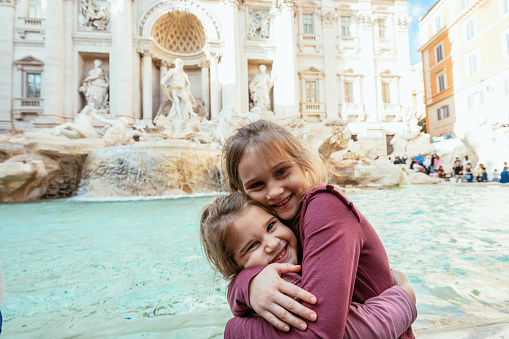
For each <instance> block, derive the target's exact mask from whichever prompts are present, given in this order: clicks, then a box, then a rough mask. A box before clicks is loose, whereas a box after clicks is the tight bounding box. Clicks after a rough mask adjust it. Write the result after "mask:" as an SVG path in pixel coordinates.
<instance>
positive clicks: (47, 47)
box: [34, 1, 67, 127]
mask: <svg viewBox="0 0 509 339" xmlns="http://www.w3.org/2000/svg"><path fill="white" fill-rule="evenodd" d="M64 14H65V13H64V2H63V1H48V2H47V9H46V18H48V19H47V20H46V21H45V23H46V28H45V42H44V73H43V75H42V86H41V87H42V97H43V99H44V113H43V114H42V116H41V117H39V118H37V119H35V120H34V124H35V125H36V126H37V127H53V126H56V125H59V124H61V123H62V122H63V118H64V96H65V95H66V93H67V91H66V88H65V87H66V83H65V80H66V79H65V65H66V62H65V40H64V39H65V36H64V32H65V25H64V17H65V16H64Z"/></svg>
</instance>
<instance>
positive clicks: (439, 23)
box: [435, 16, 442, 32]
mask: <svg viewBox="0 0 509 339" xmlns="http://www.w3.org/2000/svg"><path fill="white" fill-rule="evenodd" d="M435 28H436V30H437V32H439V31H440V30H441V29H442V18H441V17H440V16H437V18H436V19H435Z"/></svg>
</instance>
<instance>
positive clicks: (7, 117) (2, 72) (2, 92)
mask: <svg viewBox="0 0 509 339" xmlns="http://www.w3.org/2000/svg"><path fill="white" fill-rule="evenodd" d="M14 12H15V5H14V2H13V1H7V2H5V1H3V2H0V22H1V23H2V24H1V25H0V51H2V52H1V53H2V57H1V58H0V79H2V80H1V81H0V131H5V130H7V129H10V128H12V120H11V119H12V115H11V112H12V98H11V97H12V93H13V92H12V85H13V79H12V67H13V62H14V59H13V48H14V44H13V41H12V40H13V37H14V31H13V30H14Z"/></svg>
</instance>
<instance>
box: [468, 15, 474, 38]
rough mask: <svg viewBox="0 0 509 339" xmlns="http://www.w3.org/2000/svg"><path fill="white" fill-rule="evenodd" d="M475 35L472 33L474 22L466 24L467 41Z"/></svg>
mask: <svg viewBox="0 0 509 339" xmlns="http://www.w3.org/2000/svg"><path fill="white" fill-rule="evenodd" d="M474 35H475V31H474V20H473V19H472V20H470V21H469V22H467V40H471V39H472V38H473V37H474Z"/></svg>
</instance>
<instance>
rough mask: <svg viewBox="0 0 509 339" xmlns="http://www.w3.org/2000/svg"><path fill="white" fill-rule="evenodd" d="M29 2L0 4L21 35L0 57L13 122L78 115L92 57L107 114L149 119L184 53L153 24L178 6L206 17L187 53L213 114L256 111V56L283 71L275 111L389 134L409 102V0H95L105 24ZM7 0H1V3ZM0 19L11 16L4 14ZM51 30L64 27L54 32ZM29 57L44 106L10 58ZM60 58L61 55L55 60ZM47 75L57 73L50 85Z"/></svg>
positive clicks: (68, 8) (76, 5) (45, 122)
mask: <svg viewBox="0 0 509 339" xmlns="http://www.w3.org/2000/svg"><path fill="white" fill-rule="evenodd" d="M28 1H29V0H20V1H17V2H16V3H15V5H14V2H12V3H11V6H10V8H11V9H12V13H10V14H9V12H8V11H7V12H6V11H2V15H4V16H5V15H6V20H7V19H9V18H10V19H11V20H14V21H15V23H14V27H15V29H14V31H15V33H14V40H13V41H9V40H8V39H7V40H5V41H4V40H2V44H4V45H5V47H6V48H8V47H9V46H10V48H11V49H12V50H13V53H12V55H13V56H14V57H13V60H12V61H10V62H8V63H6V64H5V65H3V66H2V67H3V68H1V67H0V71H1V70H2V69H3V71H5V73H6V74H7V73H8V71H9V70H11V71H12V74H13V75H14V77H13V79H12V82H13V83H12V85H9V84H8V82H6V81H4V80H2V84H3V85H7V86H8V87H10V88H12V94H8V95H5V94H4V96H5V98H4V101H6V102H8V101H12V102H13V103H14V104H13V105H14V106H13V107H8V108H2V109H3V111H1V113H0V123H1V124H3V126H4V125H5V126H7V125H9V124H10V123H11V120H12V119H11V117H10V115H11V112H13V111H15V112H16V117H17V118H16V119H14V121H13V122H14V124H15V126H16V127H22V128H32V127H34V126H35V127H51V126H54V125H55V124H58V123H61V122H63V121H72V120H73V119H74V117H75V116H76V115H77V114H78V112H79V111H80V110H81V109H82V108H83V107H84V105H85V100H84V97H83V94H82V93H80V92H79V88H80V86H81V85H82V82H83V79H84V78H85V77H86V76H87V75H88V72H89V71H90V70H91V68H92V67H93V61H94V60H95V59H100V60H102V61H103V69H104V70H105V71H106V72H107V74H108V77H109V80H110V88H109V100H110V105H109V113H104V114H109V115H110V116H112V117H115V116H125V117H128V118H130V119H131V121H134V120H137V119H144V120H147V121H149V120H150V119H151V118H152V117H153V115H154V114H155V112H157V110H158V106H159V105H160V104H161V103H162V102H163V96H162V95H161V92H162V91H161V90H160V85H159V81H160V78H161V73H162V72H164V70H165V67H173V64H172V63H173V61H174V60H175V58H176V57H177V54H175V53H173V54H172V53H171V52H168V51H167V50H165V49H164V48H161V46H159V45H157V44H156V43H155V42H154V41H155V40H156V39H155V38H154V37H153V34H154V32H153V31H152V30H153V29H154V27H155V26H156V25H157V23H158V22H159V20H160V19H161V18H162V17H163V16H164V15H166V14H167V13H170V12H173V11H177V10H182V11H186V12H187V13H191V14H192V15H194V16H195V17H196V18H198V20H199V21H200V22H201V24H202V25H203V28H204V32H205V38H206V40H207V43H206V45H205V47H204V50H203V51H201V52H199V53H195V54H194V55H180V57H181V58H182V59H183V60H184V65H185V70H186V71H187V72H188V73H189V75H190V78H191V82H192V93H193V95H194V96H195V97H196V98H199V99H206V100H204V102H205V103H206V109H207V110H208V112H209V114H210V116H211V117H212V118H213V119H214V118H215V117H216V116H217V114H218V113H219V111H220V110H221V108H223V107H228V106H229V107H233V108H234V110H236V111H238V112H245V111H247V110H249V107H250V98H249V90H248V85H249V82H250V80H251V79H252V78H253V77H254V76H255V75H256V74H257V72H258V70H257V66H258V65H260V64H265V65H267V66H268V67H267V68H268V71H270V70H273V71H274V76H275V77H277V79H276V80H275V82H274V88H273V91H272V93H271V99H272V110H273V111H274V112H275V114H276V116H279V117H288V116H299V117H302V118H303V119H304V120H305V121H308V122H313V121H322V120H324V119H325V118H340V117H341V118H343V119H345V120H348V121H349V122H350V128H351V129H352V131H353V133H355V134H358V135H359V136H360V138H362V137H365V138H368V139H369V138H374V139H377V140H378V139H379V140H385V135H386V134H389V135H393V134H395V133H397V132H399V131H401V130H402V128H403V125H402V117H403V116H404V115H405V113H406V112H407V111H408V110H410V109H411V108H412V93H411V88H412V86H411V81H412V79H411V73H410V61H409V46H408V29H407V26H408V23H409V18H408V13H407V8H406V6H407V1H397V2H394V3H392V2H391V3H377V2H369V3H368V2H351V1H334V2H333V1H329V2H327V3H320V2H311V1H298V2H297V4H296V7H293V6H291V5H288V6H287V5H285V4H286V3H285V2H282V3H281V4H282V6H280V7H278V8H276V7H274V3H273V2H272V1H258V2H242V3H241V2H231V3H230V2H227V1H225V2H208V1H197V2H192V3H191V2H187V1H183V2H179V3H173V2H168V1H162V0H161V1H158V0H134V1H129V0H117V1H116V2H110V1H106V0H94V1H93V4H94V5H95V6H96V7H97V8H100V7H104V8H105V10H106V11H108V13H109V22H108V24H107V26H106V28H105V29H96V28H94V27H90V26H87V23H86V22H84V21H83V20H84V17H83V15H82V14H81V12H80V11H81V10H82V7H81V6H82V5H83V3H82V0H75V1H63V0H58V1H52V2H46V3H47V4H48V7H47V8H45V9H44V10H41V11H40V15H39V16H40V17H37V18H30V20H25V19H23V18H25V17H26V15H27V3H28ZM4 3H5V2H2V3H0V4H2V6H3V7H5V5H4ZM3 7H2V9H4V8H3ZM257 11H258V12H260V13H267V14H270V16H268V18H269V19H270V23H269V25H268V26H267V27H268V31H267V32H268V33H267V35H266V36H259V35H256V34H255V36H253V34H252V29H253V23H252V22H253V20H252V19H253V13H255V12H257ZM6 13H7V14H6ZM55 13H62V16H59V18H62V17H65V18H64V19H63V20H61V19H58V20H57V18H55V17H52V15H55ZM306 15H311V17H312V26H313V27H312V28H313V32H312V33H309V32H305V31H304V19H305V18H309V17H305V16H306ZM345 18H348V20H349V21H350V33H349V34H347V33H345V31H344V29H343V24H344V23H345ZM255 26H256V25H255ZM2 29H3V30H8V27H7V26H4V25H3V24H2ZM2 32H4V31H2ZM48 32H53V33H51V34H53V35H54V34H56V33H54V32H58V34H56V35H58V38H56V35H55V36H53V35H52V36H51V37H50V36H48V34H49V33H48ZM5 33H6V34H4V35H3V36H9V34H7V33H8V32H7V31H5ZM257 34H258V33H257ZM10 36H12V35H10ZM53 56H54V57H55V59H53ZM28 57H32V58H33V60H32V59H31V60H32V61H30V62H32V63H33V64H34V65H35V64H37V65H39V66H37V67H39V68H41V71H40V72H41V76H42V81H43V83H42V94H41V98H39V99H38V100H34V102H36V101H38V102H39V104H40V105H39V106H37V107H35V108H34V107H26V106H23V105H25V104H26V103H27V102H26V100H25V101H23V99H24V96H25V93H24V92H23V91H24V90H23V86H24V85H23V81H25V80H24V79H23V76H24V75H23V74H24V73H23V71H22V70H20V69H19V68H20V67H12V62H16V61H18V64H19V63H23V62H25V63H26V62H27V61H26V60H28V59H26V58H28ZM23 60H25V61H23ZM54 60H61V61H59V64H58V67H57V65H55V63H54V62H53V61H54ZM9 65H11V66H9ZM0 66H1V65H0ZM27 67H32V68H33V67H36V66H33V65H32V66H30V65H29V66H27ZM144 67H145V68H144ZM144 69H146V71H145V72H144V71H143V70H144ZM57 78H58V79H57ZM306 81H316V84H317V91H318V92H317V96H316V100H317V102H313V103H308V102H307V98H306ZM348 82H352V83H353V84H354V85H353V94H352V98H353V100H351V101H350V102H347V99H346V97H345V86H346V85H345V83H348ZM48 83H50V84H54V85H53V86H51V89H52V92H51V93H49V94H48V93H47V92H46V90H47V87H46V84H48ZM204 84H205V85H204ZM384 84H387V85H384ZM57 85H58V86H61V87H62V90H61V92H62V93H60V97H57V96H56V95H55V93H53V92H54V88H55V86H57ZM58 86H57V87H58ZM204 86H205V87H204ZM384 86H386V87H387V86H388V87H387V88H389V89H388V91H389V93H390V95H388V96H387V98H386V99H385V101H388V102H384V98H383V93H386V92H387V91H385V88H386V87H384ZM3 93H5V92H3ZM48 95H49V96H48ZM204 96H205V97H204ZM58 100H62V102H61V103H60V102H59V101H58ZM48 105H49V106H48ZM5 107H7V106H5ZM54 108H56V109H54ZM368 123H369V126H370V127H369V128H368V127H367V126H368ZM3 128H4V129H6V128H9V127H3ZM384 144H385V141H384Z"/></svg>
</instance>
